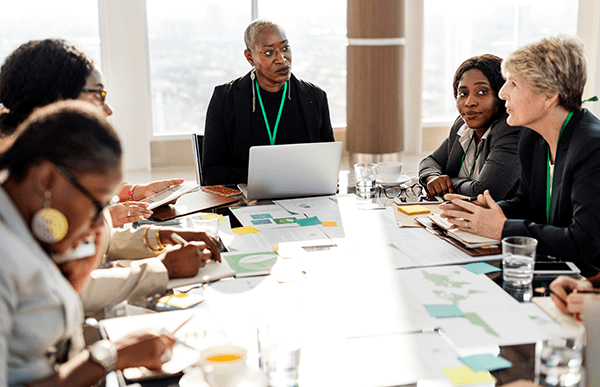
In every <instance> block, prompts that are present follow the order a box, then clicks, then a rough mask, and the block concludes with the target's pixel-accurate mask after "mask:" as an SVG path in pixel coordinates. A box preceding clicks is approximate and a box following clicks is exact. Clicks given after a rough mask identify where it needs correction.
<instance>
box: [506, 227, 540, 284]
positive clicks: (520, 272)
mask: <svg viewBox="0 0 600 387" xmlns="http://www.w3.org/2000/svg"><path fill="white" fill-rule="evenodd" d="M536 248H537V240H536V239H535V238H530V237H521V236H515V237H507V238H504V239H502V279H503V280H504V285H506V286H509V287H510V286H512V287H516V288H522V287H528V286H529V285H531V282H532V281H533V266H534V264H535V250H536Z"/></svg>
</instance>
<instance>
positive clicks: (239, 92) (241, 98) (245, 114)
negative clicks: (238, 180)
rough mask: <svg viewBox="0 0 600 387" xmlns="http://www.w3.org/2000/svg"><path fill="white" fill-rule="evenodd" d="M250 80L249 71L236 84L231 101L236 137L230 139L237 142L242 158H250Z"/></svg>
mask: <svg viewBox="0 0 600 387" xmlns="http://www.w3.org/2000/svg"><path fill="white" fill-rule="evenodd" d="M252 87H253V85H252V82H251V79H250V73H248V74H246V76H245V77H244V78H242V79H241V80H240V82H239V83H238V84H237V85H236V88H235V90H234V91H233V103H234V106H235V108H234V111H235V122H236V123H237V125H235V126H236V134H235V136H236V138H234V139H232V140H233V143H234V144H238V146H239V147H240V152H241V154H242V155H243V160H248V159H249V158H250V114H252ZM248 96H250V98H248Z"/></svg>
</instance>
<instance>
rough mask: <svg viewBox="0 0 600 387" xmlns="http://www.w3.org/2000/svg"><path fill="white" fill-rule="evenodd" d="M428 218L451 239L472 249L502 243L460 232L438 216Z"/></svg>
mask: <svg viewBox="0 0 600 387" xmlns="http://www.w3.org/2000/svg"><path fill="white" fill-rule="evenodd" d="M428 217H429V219H431V221H432V222H434V223H435V224H437V225H438V226H440V227H441V228H443V229H444V230H446V231H448V235H449V236H450V237H452V238H454V239H456V240H457V241H459V242H461V243H462V244H464V245H465V246H466V247H468V248H470V249H475V248H478V247H484V246H494V245H499V244H500V241H499V240H497V239H492V238H487V237H482V236H479V235H475V234H472V233H470V232H467V231H462V230H459V229H457V228H454V229H453V228H450V227H452V223H450V222H448V221H447V220H446V219H444V218H442V217H441V216H440V215H438V214H432V215H428Z"/></svg>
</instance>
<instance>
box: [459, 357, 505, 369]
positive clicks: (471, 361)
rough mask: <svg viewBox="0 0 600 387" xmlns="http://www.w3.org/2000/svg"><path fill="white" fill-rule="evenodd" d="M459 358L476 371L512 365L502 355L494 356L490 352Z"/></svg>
mask: <svg viewBox="0 0 600 387" xmlns="http://www.w3.org/2000/svg"><path fill="white" fill-rule="evenodd" d="M458 359H459V360H460V361H462V362H463V363H465V364H466V365H468V366H469V368H471V369H472V370H473V371H475V372H479V371H494V370H501V369H503V368H509V367H511V366H512V363H511V362H509V361H508V360H506V359H505V358H503V357H502V356H493V355H490V354H489V353H488V354H485V355H473V356H463V357H459V358H458Z"/></svg>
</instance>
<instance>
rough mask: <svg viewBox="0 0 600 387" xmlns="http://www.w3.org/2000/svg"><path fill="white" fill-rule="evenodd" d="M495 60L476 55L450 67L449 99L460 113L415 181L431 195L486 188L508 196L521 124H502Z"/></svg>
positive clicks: (514, 180)
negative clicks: (453, 68) (451, 90)
mask: <svg viewBox="0 0 600 387" xmlns="http://www.w3.org/2000/svg"><path fill="white" fill-rule="evenodd" d="M501 63H502V59H501V58H498V57H497V56H494V55H489V54H488V55H481V56H475V57H473V58H470V59H467V60H466V61H464V62H463V63H462V64H461V65H460V67H459V68H458V70H456V73H455V74H454V83H453V87H454V99H455V100H456V108H457V110H458V113H459V114H460V117H458V118H457V119H456V121H454V125H452V128H451V129H450V135H449V136H448V138H446V139H445V140H444V142H443V143H442V145H440V146H439V147H438V148H437V149H436V150H435V151H434V152H433V153H432V154H431V155H429V156H427V157H426V158H424V159H423V160H422V161H421V164H420V165H419V183H421V185H422V186H423V187H426V189H427V192H428V193H429V194H430V195H431V196H434V195H437V196H443V195H444V194H446V193H460V194H463V195H467V196H475V195H478V194H480V193H482V192H483V191H484V190H486V189H489V190H490V192H491V193H492V195H494V197H497V198H500V199H503V198H507V197H512V196H514V194H515V192H516V190H517V182H518V180H519V171H520V170H519V159H518V157H517V142H518V138H519V133H520V131H521V128H520V127H512V126H509V125H508V124H507V123H506V117H507V115H506V107H505V106H504V101H502V100H500V98H499V97H498V92H499V91H500V88H501V87H502V85H503V84H504V78H502V73H501V71H500V64H501Z"/></svg>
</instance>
